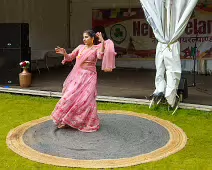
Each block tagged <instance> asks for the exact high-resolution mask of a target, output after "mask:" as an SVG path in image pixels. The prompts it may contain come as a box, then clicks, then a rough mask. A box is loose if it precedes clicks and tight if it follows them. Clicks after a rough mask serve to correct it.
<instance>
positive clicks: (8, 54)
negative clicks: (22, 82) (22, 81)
mask: <svg viewBox="0 0 212 170" xmlns="http://www.w3.org/2000/svg"><path fill="white" fill-rule="evenodd" d="M30 51H31V50H30V48H24V49H0V84H3V85H18V84H19V73H20V72H21V67H20V65H19V63H20V62H21V61H25V60H27V61H29V62H30V63H31V59H30V53H31V52H30ZM29 70H30V69H29Z"/></svg>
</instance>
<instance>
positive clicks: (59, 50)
mask: <svg viewBox="0 0 212 170" xmlns="http://www.w3.org/2000/svg"><path fill="white" fill-rule="evenodd" d="M55 51H56V53H57V54H62V55H66V54H67V53H66V50H65V49H64V48H60V47H58V48H55Z"/></svg>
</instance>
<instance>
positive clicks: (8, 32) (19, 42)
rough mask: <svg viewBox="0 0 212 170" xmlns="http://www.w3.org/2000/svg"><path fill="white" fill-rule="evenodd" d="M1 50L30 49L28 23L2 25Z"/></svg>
mask: <svg viewBox="0 0 212 170" xmlns="http://www.w3.org/2000/svg"><path fill="white" fill-rule="evenodd" d="M0 37H1V38H0V48H28V47H29V24H28V23H0Z"/></svg>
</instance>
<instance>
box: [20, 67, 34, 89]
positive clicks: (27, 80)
mask: <svg viewBox="0 0 212 170" xmlns="http://www.w3.org/2000/svg"><path fill="white" fill-rule="evenodd" d="M19 82H20V87H22V88H26V87H29V86H30V85H31V83H32V75H31V73H29V71H28V69H27V68H24V69H23V71H22V72H21V73H20V74H19Z"/></svg>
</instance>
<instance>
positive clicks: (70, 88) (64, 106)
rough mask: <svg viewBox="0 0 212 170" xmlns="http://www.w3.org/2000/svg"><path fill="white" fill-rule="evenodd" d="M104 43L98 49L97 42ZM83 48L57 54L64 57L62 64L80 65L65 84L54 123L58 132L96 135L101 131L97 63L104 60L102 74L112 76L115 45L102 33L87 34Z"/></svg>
mask: <svg viewBox="0 0 212 170" xmlns="http://www.w3.org/2000/svg"><path fill="white" fill-rule="evenodd" d="M96 38H97V39H98V41H99V42H100V43H99V44H98V45H95V39H96ZM83 42H84V44H83V45H79V46H78V47H77V48H76V49H74V50H73V52H72V53H70V54H67V53H66V50H65V49H63V48H56V49H55V50H56V53H58V54H62V55H64V60H63V61H62V63H63V64H64V63H65V62H71V61H72V60H74V59H76V63H75V66H74V68H73V69H72V71H71V72H70V74H69V75H68V77H67V78H66V80H65V82H64V84H63V90H62V98H61V99H60V100H59V102H58V103H57V105H56V107H55V109H54V111H53V112H52V119H53V121H54V123H55V124H56V125H57V126H58V128H63V127H66V126H70V127H73V128H75V129H78V130H80V131H82V132H94V131H97V130H98V129H99V128H100V121H99V118H98V115H97V104H96V96H97V72H96V62H97V59H102V70H104V71H105V72H111V71H112V70H113V69H114V68H115V55H116V52H115V50H114V44H113V42H112V41H111V40H109V39H108V40H106V41H105V40H104V39H103V37H102V34H101V32H98V33H95V32H94V31H92V30H86V31H84V33H83Z"/></svg>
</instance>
